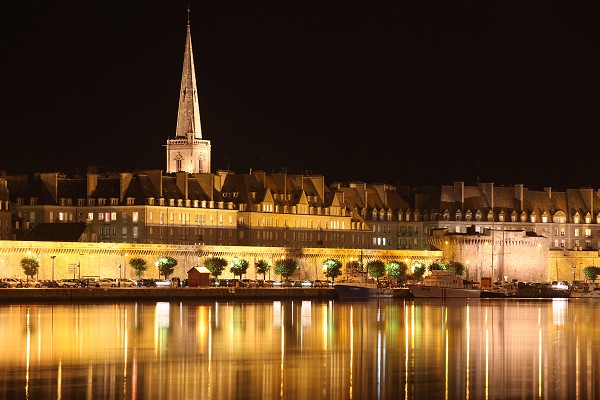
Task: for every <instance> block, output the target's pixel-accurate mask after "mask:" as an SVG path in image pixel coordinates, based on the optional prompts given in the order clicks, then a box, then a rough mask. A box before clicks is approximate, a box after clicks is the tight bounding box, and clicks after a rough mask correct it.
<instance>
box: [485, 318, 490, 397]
mask: <svg viewBox="0 0 600 400" xmlns="http://www.w3.org/2000/svg"><path fill="white" fill-rule="evenodd" d="M485 315H486V328H485V398H486V400H487V399H489V398H490V330H489V329H488V328H487V309H486V313H485Z"/></svg>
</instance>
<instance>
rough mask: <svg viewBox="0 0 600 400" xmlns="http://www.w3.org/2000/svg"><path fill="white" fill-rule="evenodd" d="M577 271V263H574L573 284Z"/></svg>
mask: <svg viewBox="0 0 600 400" xmlns="http://www.w3.org/2000/svg"><path fill="white" fill-rule="evenodd" d="M575 271H577V265H576V264H573V284H574V283H575Z"/></svg>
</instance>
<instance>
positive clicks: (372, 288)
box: [333, 272, 394, 299]
mask: <svg viewBox="0 0 600 400" xmlns="http://www.w3.org/2000/svg"><path fill="white" fill-rule="evenodd" d="M333 288H334V289H335V292H336V294H337V296H338V298H340V299H366V298H379V297H394V289H390V288H382V287H379V285H378V284H377V282H374V281H371V280H369V279H368V277H367V273H366V272H354V273H353V274H351V275H346V276H344V277H343V278H342V279H341V280H340V281H338V282H335V283H334V284H333Z"/></svg>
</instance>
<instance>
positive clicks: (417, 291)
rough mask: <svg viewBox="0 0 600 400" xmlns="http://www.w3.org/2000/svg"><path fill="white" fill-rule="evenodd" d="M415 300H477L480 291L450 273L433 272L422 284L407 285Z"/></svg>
mask: <svg viewBox="0 0 600 400" xmlns="http://www.w3.org/2000/svg"><path fill="white" fill-rule="evenodd" d="M408 288H409V289H410V291H411V293H412V294H413V296H414V297H416V298H421V297H430V298H431V297H433V298H471V297H473V298H475V297H476V298H479V297H481V289H477V288H474V287H471V286H470V285H467V284H465V282H464V281H463V279H462V278H461V277H460V276H458V275H456V274H455V273H454V272H452V271H445V270H433V271H431V274H430V275H428V276H426V277H425V278H424V279H423V283H420V284H413V285H408Z"/></svg>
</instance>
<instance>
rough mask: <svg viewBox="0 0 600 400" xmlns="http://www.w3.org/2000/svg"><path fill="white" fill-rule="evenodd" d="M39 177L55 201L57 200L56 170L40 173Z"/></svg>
mask: <svg viewBox="0 0 600 400" xmlns="http://www.w3.org/2000/svg"><path fill="white" fill-rule="evenodd" d="M40 179H41V180H42V182H43V183H44V185H45V186H46V188H47V189H48V192H49V193H50V195H51V196H52V199H53V200H54V202H55V203H57V202H58V174H57V173H56V172H50V173H42V174H40Z"/></svg>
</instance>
